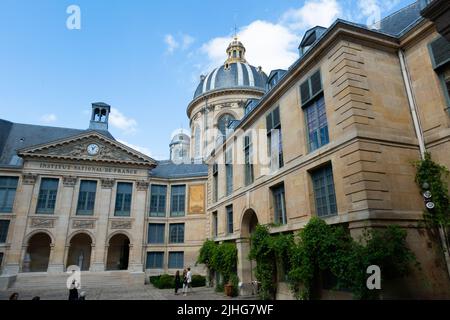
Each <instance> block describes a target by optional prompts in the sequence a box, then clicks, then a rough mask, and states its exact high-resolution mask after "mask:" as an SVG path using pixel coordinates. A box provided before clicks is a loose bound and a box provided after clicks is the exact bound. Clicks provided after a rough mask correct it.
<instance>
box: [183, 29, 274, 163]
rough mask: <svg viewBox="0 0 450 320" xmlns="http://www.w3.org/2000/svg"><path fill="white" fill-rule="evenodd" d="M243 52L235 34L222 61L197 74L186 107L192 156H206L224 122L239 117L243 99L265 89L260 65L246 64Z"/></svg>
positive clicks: (225, 126) (221, 133)
mask: <svg viewBox="0 0 450 320" xmlns="http://www.w3.org/2000/svg"><path fill="white" fill-rule="evenodd" d="M245 53H246V49H245V47H244V45H243V44H242V42H240V41H239V40H238V39H237V37H235V38H234V39H233V41H231V43H230V44H229V45H228V48H227V49H226V54H227V56H226V57H227V59H226V61H225V62H224V64H223V65H221V66H219V67H218V68H216V69H214V70H212V71H211V72H210V73H208V74H207V75H206V76H204V75H202V76H200V83H199V85H198V87H197V90H196V91H195V93H194V98H193V100H192V101H191V102H190V103H189V105H188V107H187V115H188V117H189V119H190V126H191V132H192V134H191V137H192V143H191V152H190V153H191V157H192V158H193V159H194V160H202V159H204V158H206V157H207V156H208V155H209V154H210V152H211V151H212V150H213V149H214V147H215V146H216V145H218V144H220V143H221V142H222V141H223V139H224V138H225V137H226V132H227V130H228V125H229V124H230V123H231V122H233V121H234V120H240V119H242V117H243V116H244V106H245V104H246V102H247V101H248V100H249V99H259V98H261V97H262V96H263V95H264V93H265V88H266V82H267V75H266V74H265V73H264V72H263V71H262V70H261V67H258V68H256V67H254V66H252V65H250V64H248V63H247V60H246V59H245Z"/></svg>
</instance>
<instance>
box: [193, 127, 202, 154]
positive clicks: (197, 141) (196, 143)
mask: <svg viewBox="0 0 450 320" xmlns="http://www.w3.org/2000/svg"><path fill="white" fill-rule="evenodd" d="M200 138H201V134H200V126H199V125H198V124H197V125H196V126H195V129H194V157H195V158H200Z"/></svg>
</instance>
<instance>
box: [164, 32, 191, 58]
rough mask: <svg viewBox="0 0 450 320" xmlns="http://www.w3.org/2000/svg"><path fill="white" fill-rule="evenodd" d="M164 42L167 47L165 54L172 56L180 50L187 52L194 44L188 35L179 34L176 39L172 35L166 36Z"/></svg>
mask: <svg viewBox="0 0 450 320" xmlns="http://www.w3.org/2000/svg"><path fill="white" fill-rule="evenodd" d="M164 42H165V43H166V45H167V52H168V53H170V54H172V53H174V52H175V50H177V49H178V48H180V49H181V50H183V51H184V50H187V49H189V47H190V46H191V45H192V44H193V43H194V42H195V38H194V37H192V36H190V35H188V34H181V35H179V36H178V37H175V36H173V35H172V34H167V35H166V36H165V37H164Z"/></svg>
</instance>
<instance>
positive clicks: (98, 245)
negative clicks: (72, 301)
mask: <svg viewBox="0 0 450 320" xmlns="http://www.w3.org/2000/svg"><path fill="white" fill-rule="evenodd" d="M113 187H114V179H102V180H101V189H100V192H99V194H98V196H97V200H96V201H98V212H97V213H96V215H97V216H98V220H97V225H96V229H97V232H96V234H97V239H96V241H95V247H93V248H92V253H91V268H90V271H94V272H100V271H105V266H106V258H107V249H108V247H107V245H108V244H107V243H106V237H107V233H108V222H109V214H110V209H111V198H112V189H113Z"/></svg>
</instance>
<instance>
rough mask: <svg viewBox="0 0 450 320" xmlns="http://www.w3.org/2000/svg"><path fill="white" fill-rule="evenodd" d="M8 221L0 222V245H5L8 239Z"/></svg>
mask: <svg viewBox="0 0 450 320" xmlns="http://www.w3.org/2000/svg"><path fill="white" fill-rule="evenodd" d="M8 229H9V220H0V243H5V242H6V239H7V237H8Z"/></svg>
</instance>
